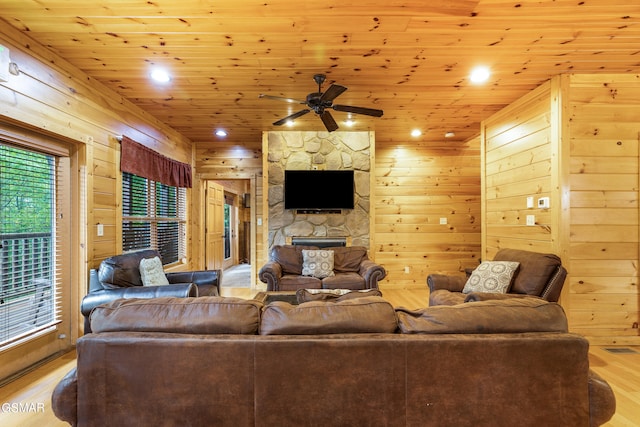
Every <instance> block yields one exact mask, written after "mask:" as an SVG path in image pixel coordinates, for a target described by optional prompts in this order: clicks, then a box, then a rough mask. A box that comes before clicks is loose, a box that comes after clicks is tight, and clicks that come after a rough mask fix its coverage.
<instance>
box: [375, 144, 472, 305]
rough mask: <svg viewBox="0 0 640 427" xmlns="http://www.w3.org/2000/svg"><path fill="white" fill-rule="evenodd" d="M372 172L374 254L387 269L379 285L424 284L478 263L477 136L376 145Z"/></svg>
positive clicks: (395, 286)
mask: <svg viewBox="0 0 640 427" xmlns="http://www.w3.org/2000/svg"><path fill="white" fill-rule="evenodd" d="M375 171H376V172H375V173H376V176H375V186H374V192H373V194H374V207H375V224H374V239H373V241H374V242H375V247H373V248H372V250H373V251H374V252H375V254H374V256H375V260H376V261H377V262H378V263H380V264H382V265H383V266H384V267H385V269H386V270H387V277H386V278H385V280H384V281H383V286H386V287H394V288H411V287H425V286H426V277H427V275H429V274H430V273H445V274H446V273H450V274H462V273H461V272H462V271H463V270H464V269H465V268H467V267H475V266H477V265H478V258H479V255H480V230H481V226H480V224H481V218H480V174H479V172H480V138H479V137H478V138H474V139H471V140H469V141H467V142H464V143H460V142H455V143H447V142H443V143H441V144H433V143H421V142H414V141H406V142H400V143H382V142H381V143H378V144H377V145H376V168H375ZM442 218H444V219H445V220H446V224H441V223H440V220H441V219H442ZM405 268H407V270H405ZM425 305H426V302H425Z"/></svg>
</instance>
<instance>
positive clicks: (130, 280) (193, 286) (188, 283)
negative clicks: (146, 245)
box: [80, 250, 222, 334]
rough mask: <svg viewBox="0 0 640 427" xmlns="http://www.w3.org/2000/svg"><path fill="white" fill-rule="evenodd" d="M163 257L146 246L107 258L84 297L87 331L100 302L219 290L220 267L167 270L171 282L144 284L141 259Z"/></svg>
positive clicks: (200, 293) (195, 293)
mask: <svg viewBox="0 0 640 427" xmlns="http://www.w3.org/2000/svg"><path fill="white" fill-rule="evenodd" d="M156 256H157V257H160V254H159V253H158V252H157V251H155V250H143V251H138V252H131V253H127V254H122V255H116V256H113V257H110V258H107V259H105V260H104V261H102V263H101V264H100V268H99V269H98V272H97V275H96V276H97V277H95V278H94V279H92V280H91V286H90V289H89V293H88V294H87V295H86V296H85V297H84V298H83V299H82V304H81V305H80V312H81V313H82V315H83V316H84V319H85V321H84V332H85V334H87V333H90V332H91V324H90V322H89V315H90V314H91V310H93V308H94V307H97V306H98V305H101V304H105V303H108V302H111V301H113V300H116V299H120V298H158V297H178V298H187V297H197V296H215V295H219V294H220V282H221V280H222V271H221V270H206V271H181V272H175V273H165V275H166V276H167V280H168V281H169V285H165V286H143V285H142V279H141V277H140V268H139V265H140V260H142V259H144V258H153V257H156Z"/></svg>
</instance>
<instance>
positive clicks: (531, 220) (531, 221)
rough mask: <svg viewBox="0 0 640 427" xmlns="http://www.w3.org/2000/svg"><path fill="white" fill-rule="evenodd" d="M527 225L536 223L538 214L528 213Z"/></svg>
mask: <svg viewBox="0 0 640 427" xmlns="http://www.w3.org/2000/svg"><path fill="white" fill-rule="evenodd" d="M527 225H529V226H531V225H536V216H535V215H527Z"/></svg>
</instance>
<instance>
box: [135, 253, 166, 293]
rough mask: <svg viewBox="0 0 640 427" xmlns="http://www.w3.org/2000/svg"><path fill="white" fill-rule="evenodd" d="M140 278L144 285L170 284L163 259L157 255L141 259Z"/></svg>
mask: <svg viewBox="0 0 640 427" xmlns="http://www.w3.org/2000/svg"><path fill="white" fill-rule="evenodd" d="M140 278H141V279H142V285H143V286H164V285H168V284H169V281H168V280H167V276H165V274H164V269H163V268H162V261H160V258H158V257H157V256H156V257H153V258H143V259H141V260H140Z"/></svg>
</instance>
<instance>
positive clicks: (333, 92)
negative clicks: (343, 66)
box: [320, 84, 347, 102]
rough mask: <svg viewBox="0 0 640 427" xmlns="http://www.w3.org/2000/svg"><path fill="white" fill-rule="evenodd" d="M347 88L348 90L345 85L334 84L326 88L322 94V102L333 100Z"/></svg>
mask: <svg viewBox="0 0 640 427" xmlns="http://www.w3.org/2000/svg"><path fill="white" fill-rule="evenodd" d="M345 90H347V88H346V87H344V86H340V85H336V84H332V85H331V86H329V89H327V90H325V91H324V93H323V94H322V96H321V97H320V102H326V101H333V100H334V99H336V98H337V97H338V96H339V95H340V94H341V93H342V92H344V91H345Z"/></svg>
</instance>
